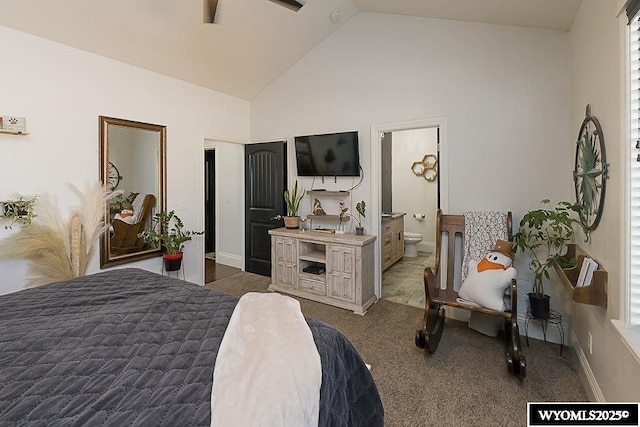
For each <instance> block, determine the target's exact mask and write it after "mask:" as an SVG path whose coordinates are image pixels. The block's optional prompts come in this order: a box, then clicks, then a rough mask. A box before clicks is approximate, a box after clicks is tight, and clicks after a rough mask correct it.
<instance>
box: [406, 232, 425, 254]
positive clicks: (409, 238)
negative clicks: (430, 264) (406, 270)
mask: <svg viewBox="0 0 640 427" xmlns="http://www.w3.org/2000/svg"><path fill="white" fill-rule="evenodd" d="M420 242H422V234H420V233H410V232H408V231H405V232H404V256H406V257H409V258H413V257H417V256H418V248H417V247H416V245H417V244H418V243H420Z"/></svg>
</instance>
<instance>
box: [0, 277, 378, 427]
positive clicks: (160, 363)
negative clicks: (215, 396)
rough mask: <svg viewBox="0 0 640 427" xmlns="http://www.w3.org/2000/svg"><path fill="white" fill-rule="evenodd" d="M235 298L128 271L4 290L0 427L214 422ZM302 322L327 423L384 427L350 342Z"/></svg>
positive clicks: (311, 322) (373, 389) (0, 310)
mask: <svg viewBox="0 0 640 427" xmlns="http://www.w3.org/2000/svg"><path fill="white" fill-rule="evenodd" d="M237 302H238V298H236V297H234V296H231V295H228V294H224V293H222V292H218V291H215V290H213V289H209V288H205V287H201V286H197V285H194V284H191V283H187V282H183V281H179V280H176V279H172V278H169V277H164V276H160V275H157V274H154V273H150V272H147V271H144V270H140V269H132V268H127V269H122V270H112V271H108V272H104V273H99V274H94V275H90V276H85V277H82V278H78V279H75V280H71V281H68V282H60V283H53V284H50V285H45V286H41V287H38V288H32V289H26V290H23V291H20V292H16V293H13V294H9V295H4V296H0V425H3V426H5V425H6V426H9V425H10V426H13V425H42V426H71V425H78V426H79V425H104V426H125V425H148V426H158V425H170V426H192V425H193V426H195V425H209V424H210V401H211V382H212V376H213V369H214V364H215V360H216V355H217V353H218V348H219V346H220V342H221V340H222V336H223V335H224V331H225V329H226V327H227V324H228V322H229V318H230V316H231V313H232V312H233V309H234V307H235V305H236V304H237ZM307 323H308V324H309V326H310V328H311V331H312V333H313V336H314V339H315V342H316V346H317V348H318V352H319V353H320V358H321V362H322V388H321V391H320V400H321V401H320V425H321V426H350V427H351V426H379V425H383V409H382V403H381V401H380V397H379V395H378V391H377V389H376V386H375V383H374V382H373V378H372V377H371V374H370V373H369V371H368V370H367V369H366V367H365V365H364V363H363V362H362V360H361V358H360V356H359V355H358V353H357V352H356V351H355V349H354V348H353V346H352V345H351V343H350V342H349V341H348V340H347V339H346V338H345V337H344V336H343V335H342V334H341V333H340V332H338V331H337V330H335V329H334V328H332V327H331V326H328V325H326V324H324V323H322V322H319V321H316V320H313V319H309V318H307Z"/></svg>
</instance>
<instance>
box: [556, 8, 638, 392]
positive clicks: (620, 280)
mask: <svg viewBox="0 0 640 427" xmlns="http://www.w3.org/2000/svg"><path fill="white" fill-rule="evenodd" d="M623 3H624V2H623V1H621V0H607V1H603V0H584V1H583V2H582V6H581V7H580V10H579V12H578V15H577V16H576V19H575V21H574V24H573V26H572V28H571V32H570V38H569V40H570V52H571V62H570V69H571V74H570V80H571V136H572V137H573V138H576V137H577V135H578V130H579V129H580V125H581V123H582V120H583V119H584V116H585V106H586V105H587V104H591V112H592V114H593V115H594V116H596V117H597V118H598V120H599V121H600V124H601V126H602V130H603V134H604V140H605V146H606V154H607V162H608V163H609V179H608V180H607V190H606V195H605V201H604V210H603V214H602V219H601V221H600V224H599V225H598V228H597V229H596V230H594V231H593V233H592V235H591V243H590V244H585V243H584V242H578V244H579V245H580V246H582V247H583V248H584V249H585V250H586V251H587V252H588V253H589V254H590V255H591V256H593V257H594V258H596V259H597V260H598V261H599V262H600V264H601V265H602V266H603V267H604V268H605V269H606V270H607V271H608V286H607V294H608V306H607V307H606V308H603V307H595V306H590V305H585V304H573V305H572V318H571V330H572V335H573V336H574V337H575V338H576V339H577V342H576V343H575V344H576V346H575V347H576V349H577V350H578V352H579V354H580V356H581V358H582V362H583V364H586V365H587V370H588V371H587V379H588V380H589V381H591V384H590V385H588V387H589V386H593V385H595V386H596V389H595V391H594V394H595V395H596V396H595V397H596V398H599V399H602V398H604V399H605V400H607V401H611V402H617V401H636V402H637V401H640V387H638V384H640V366H639V364H638V362H637V361H636V360H635V359H634V358H633V356H632V355H631V354H630V353H629V351H628V350H627V349H626V347H625V346H624V345H623V343H622V341H621V339H620V336H619V335H618V333H617V332H616V331H615V330H614V328H613V327H612V325H611V322H610V319H620V316H621V309H620V308H621V304H622V303H623V302H622V298H623V296H624V286H625V274H624V271H625V268H626V267H625V262H624V257H625V249H624V243H625V239H626V236H625V207H624V191H625V179H624V173H625V169H626V165H625V162H626V158H625V153H626V150H625V148H624V144H625V143H626V142H625V141H626V119H625V116H626V112H625V111H626V106H625V102H626V100H625V91H626V89H625V86H626V82H625V74H626V71H625V67H626V65H625V50H626V48H625V37H626V25H625V24H626V17H625V16H624V14H622V15H621V16H619V17H616V14H617V13H618V11H619V10H620V9H621V6H622V4H623ZM564 150H565V151H566V152H567V153H573V152H574V150H575V145H574V144H568V143H567V144H565V148H564ZM589 333H591V335H592V337H593V345H592V349H593V353H592V354H589V351H588V335H589ZM591 388H593V387H591Z"/></svg>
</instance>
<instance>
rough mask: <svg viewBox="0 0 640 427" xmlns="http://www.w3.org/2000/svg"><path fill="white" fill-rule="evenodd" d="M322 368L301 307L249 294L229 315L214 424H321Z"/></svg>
mask: <svg viewBox="0 0 640 427" xmlns="http://www.w3.org/2000/svg"><path fill="white" fill-rule="evenodd" d="M321 383H322V366H321V364H320V355H319V354H318V349H317V348H316V345H315V342H314V340H313V335H312V333H311V330H310V329H309V326H308V324H307V322H306V321H305V319H304V316H303V315H302V312H301V311H300V303H299V302H298V301H297V300H295V299H293V298H290V297H287V296H284V295H280V294H276V293H274V294H263V293H256V292H250V293H247V294H245V295H243V296H242V298H240V301H239V302H238V305H237V306H236V308H235V309H234V311H233V314H232V315H231V319H230V321H229V326H228V327H227V330H226V332H225V335H224V337H223V339H222V343H221V344H220V350H219V351H218V356H217V359H216V366H215V370H214V372H213V385H212V390H211V425H212V426H216V427H218V426H225V427H226V426H243V427H244V426H246V427H250V426H269V427H271V426H283V427H284V426H299V427H305V426H317V425H318V417H319V411H320V409H319V408H320V386H321Z"/></svg>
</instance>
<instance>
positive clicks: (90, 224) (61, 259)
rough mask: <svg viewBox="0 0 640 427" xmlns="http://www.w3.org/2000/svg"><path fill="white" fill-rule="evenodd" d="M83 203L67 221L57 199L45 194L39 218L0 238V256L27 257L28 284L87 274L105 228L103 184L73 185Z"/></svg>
mask: <svg viewBox="0 0 640 427" xmlns="http://www.w3.org/2000/svg"><path fill="white" fill-rule="evenodd" d="M70 187H71V190H72V191H73V192H74V194H75V195H76V196H77V197H78V200H79V202H80V205H79V206H78V207H76V208H75V209H74V210H73V211H72V212H71V215H70V218H69V220H68V221H65V220H64V219H63V218H62V215H61V214H60V210H59V209H58V206H57V205H56V203H55V200H54V199H53V198H52V197H51V196H48V195H43V196H42V197H41V198H40V199H39V202H38V204H37V205H36V212H37V217H36V219H34V221H33V222H32V223H31V225H29V226H28V227H25V228H23V229H21V230H20V231H18V232H17V233H15V234H13V235H11V236H9V237H7V238H6V239H3V240H1V241H0V257H5V258H27V259H28V260H29V264H28V268H29V273H30V277H29V278H28V279H27V285H28V286H37V285H42V284H45V283H51V282H57V281H61V280H68V279H71V278H74V277H78V276H84V275H85V274H86V271H87V266H88V264H89V261H90V260H91V257H92V256H93V253H94V251H95V246H94V243H95V241H96V240H97V238H98V237H99V236H100V234H101V233H102V232H104V230H105V226H104V225H103V216H104V208H105V203H106V202H107V200H108V198H109V196H108V195H107V191H106V189H105V187H104V186H102V185H101V184H100V183H95V184H87V185H85V188H84V189H83V190H80V189H79V188H77V187H75V186H73V185H70Z"/></svg>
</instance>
